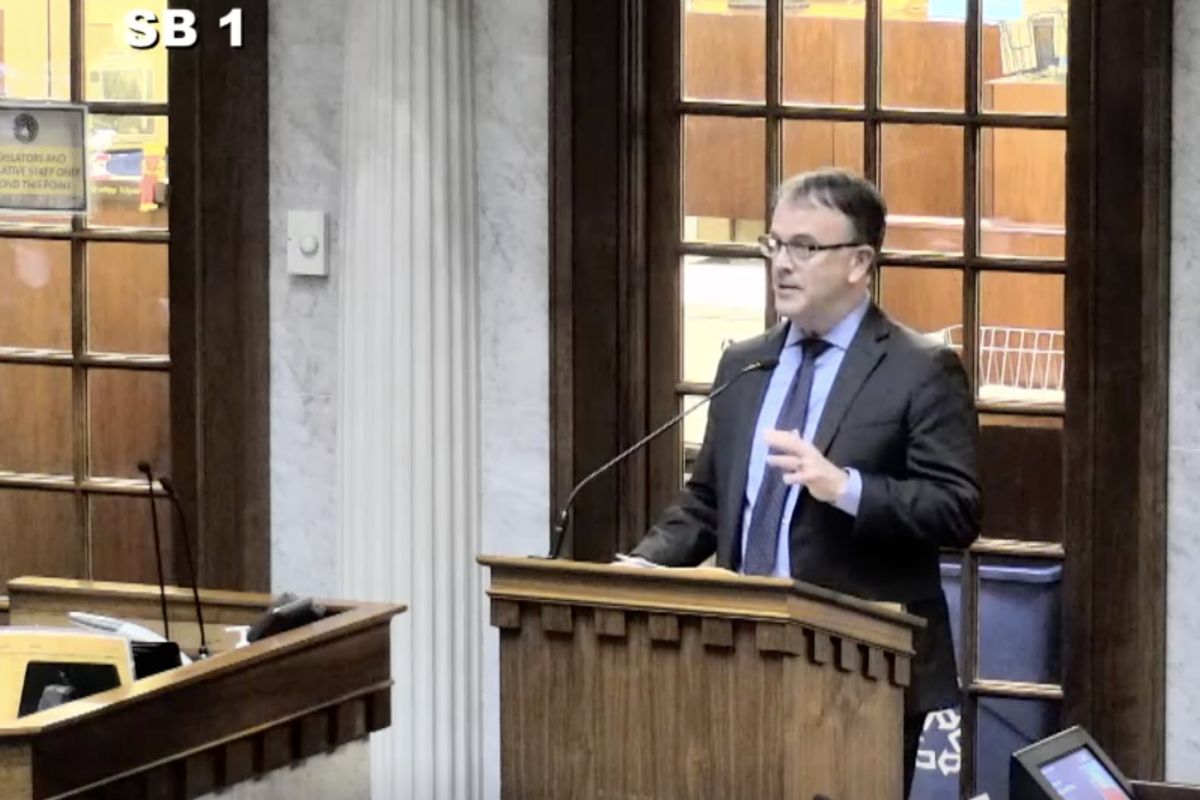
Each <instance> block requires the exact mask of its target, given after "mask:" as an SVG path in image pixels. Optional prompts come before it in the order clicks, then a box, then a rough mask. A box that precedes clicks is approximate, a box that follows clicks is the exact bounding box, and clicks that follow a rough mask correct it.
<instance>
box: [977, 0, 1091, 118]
mask: <svg viewBox="0 0 1200 800" xmlns="http://www.w3.org/2000/svg"><path fill="white" fill-rule="evenodd" d="M1067 6H1068V3H1067V0H1041V2H1038V3H1021V2H1016V1H1015V0H983V23H984V24H983V40H982V51H981V53H980V56H981V62H982V63H981V64H980V78H981V81H982V85H981V87H980V88H981V90H982V96H981V98H980V107H981V108H983V109H984V110H985V111H999V112H1005V113H1034V114H1063V115H1065V114H1066V113H1067V41H1068V39H1069V38H1070V37H1068V35H1067Z"/></svg>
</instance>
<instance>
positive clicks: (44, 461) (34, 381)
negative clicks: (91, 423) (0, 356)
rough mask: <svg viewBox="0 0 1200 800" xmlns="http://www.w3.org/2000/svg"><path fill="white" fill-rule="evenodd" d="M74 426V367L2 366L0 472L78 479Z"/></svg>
mask: <svg viewBox="0 0 1200 800" xmlns="http://www.w3.org/2000/svg"><path fill="white" fill-rule="evenodd" d="M73 421H74V415H73V414H72V413H71V370H70V368H69V367H40V366H38V367H35V366H27V365H24V364H0V431H2V432H3V433H0V470H6V471H12V472H37V473H43V474H50V475H73V474H74V469H73V468H72V465H73V463H74V462H73V453H74V450H73V448H72V443H71V431H73V430H74V427H75V426H74V424H73ZM0 538H2V537H0Z"/></svg>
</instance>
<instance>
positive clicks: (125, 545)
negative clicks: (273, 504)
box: [0, 0, 172, 582]
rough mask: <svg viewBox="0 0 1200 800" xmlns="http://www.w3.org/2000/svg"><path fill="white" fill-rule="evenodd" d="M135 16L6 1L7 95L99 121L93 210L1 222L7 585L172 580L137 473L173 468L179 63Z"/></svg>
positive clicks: (114, 8)
mask: <svg viewBox="0 0 1200 800" xmlns="http://www.w3.org/2000/svg"><path fill="white" fill-rule="evenodd" d="M141 5H142V6H145V7H147V8H150V9H154V10H157V11H159V12H161V11H162V10H163V9H164V8H165V5H166V3H165V2H164V0H158V2H157V4H156V3H155V2H153V1H150V2H143V3H141ZM156 5H157V8H156ZM125 10H126V8H125V6H124V5H122V4H114V3H107V2H102V1H101V0H47V1H46V2H38V3H35V2H30V0H0V37H2V42H3V48H2V50H0V52H2V53H3V56H2V58H3V75H4V84H3V99H4V100H5V101H9V102H22V101H42V100H53V101H69V102H73V103H80V104H85V105H86V106H87V109H88V112H89V113H88V122H87V147H88V152H87V159H88V161H87V186H88V192H89V211H88V213H87V215H79V216H75V217H63V216H59V217H55V216H45V215H22V214H15V213H11V212H5V213H2V214H0V430H3V431H4V434H3V436H2V437H0V548H2V552H3V557H2V558H0V582H2V581H6V580H8V579H9V578H12V577H16V576H18V575H23V574H40V575H50V576H62V577H79V578H96V579H110V580H134V581H149V582H153V581H155V580H156V579H155V568H154V560H153V559H154V554H153V548H152V547H151V546H150V540H149V538H148V537H149V520H148V519H147V516H148V514H147V507H146V500H145V498H144V493H145V490H146V484H145V481H144V480H143V479H142V478H141V477H140V475H139V473H138V470H137V467H136V465H137V462H138V461H140V460H146V461H149V462H151V463H152V464H153V465H154V466H155V468H156V469H157V470H158V471H160V472H164V473H165V472H168V471H169V470H170V468H171V463H170V462H171V449H172V448H171V435H170V421H169V420H170V406H171V392H170V385H171V377H170V374H171V368H172V363H171V359H170V356H169V348H168V333H169V330H170V309H171V302H170V291H169V288H168V255H167V248H168V230H169V227H170V221H169V207H168V203H169V185H170V178H169V170H168V143H169V136H168V122H167V104H166V100H167V97H166V86H167V56H166V54H165V51H164V50H162V49H161V48H160V49H156V50H152V51H145V52H139V51H133V50H131V49H130V48H129V47H128V46H127V45H126V44H125V42H124V41H123V37H122V34H121V31H122V30H123V21H122V20H123V17H124V13H125ZM159 519H160V523H161V524H162V525H163V526H164V530H166V531H168V532H169V531H170V523H171V515H170V513H169V509H168V507H167V506H166V505H165V504H164V503H160V509H159ZM164 542H165V545H166V550H167V552H165V553H164V556H163V559H164V565H165V566H166V567H167V570H168V573H171V572H172V570H171V564H172V554H171V551H170V543H171V537H170V536H165V538H164Z"/></svg>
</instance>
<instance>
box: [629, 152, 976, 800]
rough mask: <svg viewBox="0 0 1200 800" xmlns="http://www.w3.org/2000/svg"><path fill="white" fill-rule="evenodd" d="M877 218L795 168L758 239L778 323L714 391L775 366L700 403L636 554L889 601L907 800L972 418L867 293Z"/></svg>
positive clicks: (939, 653) (935, 691)
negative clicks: (673, 494) (912, 628)
mask: <svg viewBox="0 0 1200 800" xmlns="http://www.w3.org/2000/svg"><path fill="white" fill-rule="evenodd" d="M885 219H886V208H885V206H884V202H883V199H882V197H881V196H880V195H879V193H878V191H877V190H876V189H875V187H874V186H872V185H871V184H870V183H869V182H867V181H866V180H864V179H862V178H861V177H859V176H857V175H854V174H852V173H849V172H845V171H842V170H821V171H817V172H813V173H807V174H804V175H799V176H796V177H795V178H792V179H791V180H789V181H787V182H786V183H784V184H783V185H782V186H781V187H780V190H779V192H778V194H777V199H776V203H775V209H774V213H773V214H772V218H771V228H770V232H769V233H768V234H767V235H766V236H764V237H762V238H761V239H760V243H761V245H762V249H763V253H764V255H766V256H768V257H770V258H771V264H772V269H771V275H772V288H773V290H774V296H775V310H776V311H777V313H778V314H779V315H780V316H781V317H782V318H784V321H783V322H782V323H780V324H779V325H777V326H775V327H774V328H772V329H771V330H769V331H767V332H766V333H764V334H763V335H761V336H758V337H756V338H754V339H751V340H749V341H745V342H740V343H738V344H734V345H731V346H730V347H729V348H728V349H727V350H726V351H725V353H724V354H723V356H722V357H721V362H720V365H719V366H718V368H717V375H716V378H715V380H714V384H720V383H723V382H725V381H727V380H729V379H730V378H732V377H733V376H734V375H735V374H737V373H738V371H739V370H741V369H743V368H744V367H746V366H747V365H749V364H751V363H753V362H755V361H757V360H760V359H764V358H772V357H778V359H779V363H778V366H777V367H776V368H775V369H774V370H773V371H772V372H770V373H767V372H752V373H750V374H748V375H746V376H744V377H743V378H741V379H740V380H739V381H738V382H737V383H735V384H734V385H733V386H732V387H731V388H730V389H729V390H728V391H727V392H725V393H724V394H722V395H721V396H719V397H717V398H716V399H715V400H713V402H712V404H711V406H710V408H709V416H708V428H707V431H706V433H705V437H704V443H703V445H702V446H701V448H700V453H699V455H698V457H697V459H696V464H695V468H694V470H693V472H692V475H691V478H690V479H689V480H688V481H687V484H686V485H685V486H684V488H683V490H682V491H681V492H680V495H679V497H678V499H677V501H676V503H675V505H673V506H671V507H670V508H669V509H667V510H666V511H665V512H664V513H663V514H662V516H661V517H660V518H659V519H658V521H657V522H656V523H655V524H654V525H653V527H652V528H651V530H650V532H649V534H648V535H647V537H646V538H645V539H643V540H642V541H641V543H639V544H638V546H637V547H636V548H634V550H633V552H632V553H631V555H632V556H634V557H640V558H644V559H646V560H648V561H652V562H655V563H658V564H666V565H671V566H686V565H695V564H699V563H700V562H702V561H704V560H705V559H706V558H708V557H709V556H710V555H713V554H714V553H715V554H716V560H717V563H718V565H720V566H722V567H726V568H728V569H733V570H738V571H740V572H743V573H746V574H759V575H779V576H791V577H792V578H794V579H796V580H801V581H808V582H810V583H814V584H818V585H820V586H825V587H828V588H830V589H834V590H837V591H840V592H846V593H848V594H853V595H858V596H860V597H865V598H868V599H872V600H882V601H893V602H900V603H903V604H904V605H905V606H906V608H907V610H909V611H910V612H912V613H914V614H917V615H919V616H921V617H923V618H924V619H925V620H926V622H927V627H926V628H925V629H924V630H923V631H921V632H919V633H918V634H917V636H916V641H915V649H916V656H915V658H914V662H913V680H912V685H911V686H910V687H909V689H908V692H907V694H906V696H905V721H904V770H905V775H904V777H905V784H904V785H905V793H906V794H907V792H908V790H909V788H910V787H911V785H912V778H913V771H914V765H915V759H916V752H917V744H918V742H919V741H920V735H921V727H922V723H923V720H924V717H925V714H926V712H928V711H931V710H933V709H937V708H945V707H947V706H951V705H955V704H956V703H957V699H958V691H957V688H958V685H957V679H956V671H955V663H954V651H953V647H952V643H951V639H950V623H949V615H948V612H947V608H946V599H945V597H944V595H943V594H942V588H941V581H940V572H939V567H938V561H939V549H940V548H942V547H954V548H963V547H966V546H968V545H969V544H970V543H971V542H972V541H973V540H974V539H975V537H976V536H977V535H978V531H979V514H980V511H979V487H978V482H977V480H976V472H975V445H976V438H977V420H976V414H975V406H974V402H973V399H972V396H971V392H970V389H969V387H968V383H967V378H966V373H965V371H964V370H963V366H962V363H961V362H960V360H959V358H958V357H957V356H956V355H955V354H954V353H953V352H952V351H951V350H949V349H948V348H945V347H944V346H942V345H941V344H939V343H934V342H930V341H929V340H927V339H925V338H923V337H921V336H920V335H919V334H916V333H913V332H912V331H910V330H908V329H906V328H903V327H901V326H900V325H897V324H896V323H894V322H892V321H891V320H890V319H888V318H887V317H886V316H885V315H884V314H883V312H882V311H880V310H879V308H877V307H876V306H875V305H874V304H873V303H872V302H871V300H870V294H869V289H870V282H871V278H872V274H873V272H874V270H875V261H876V256H877V254H878V252H879V250H880V247H881V246H882V243H883V236H884V227H885Z"/></svg>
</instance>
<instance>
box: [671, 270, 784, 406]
mask: <svg viewBox="0 0 1200 800" xmlns="http://www.w3.org/2000/svg"><path fill="white" fill-rule="evenodd" d="M682 283H683V287H682V288H683V369H682V376H683V380H685V381H688V382H694V383H708V382H709V381H711V380H712V379H713V376H714V375H715V374H716V371H717V362H718V361H719V360H720V358H721V353H722V351H724V349H725V348H726V347H727V346H728V345H729V344H731V343H733V342H736V341H740V340H742V339H749V338H750V337H752V336H757V335H758V334H760V333H762V331H763V320H764V319H765V317H766V296H767V271H766V266H765V265H764V264H763V261H762V259H758V258H754V259H724V258H708V257H704V256H685V257H684V259H683V280H682Z"/></svg>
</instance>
